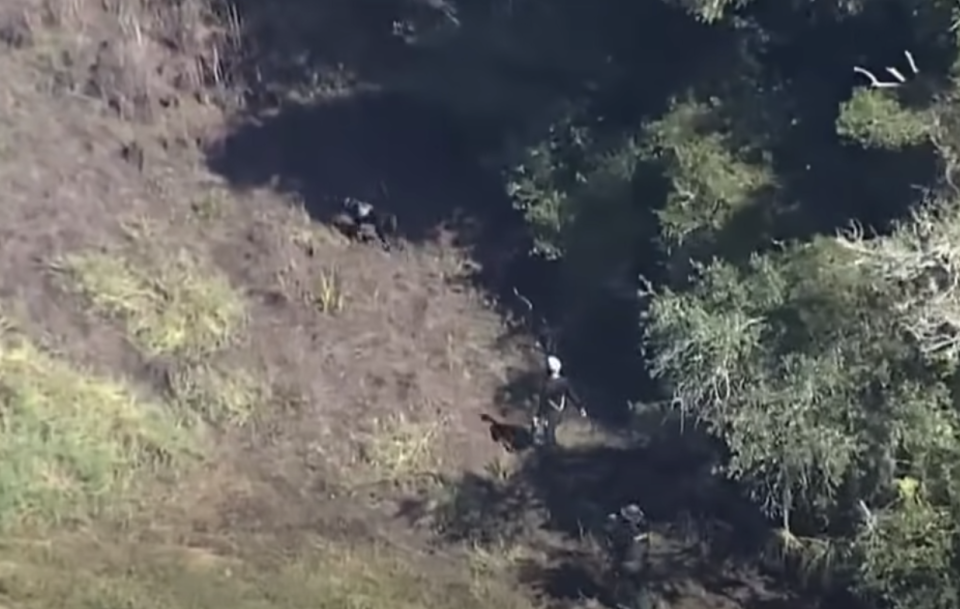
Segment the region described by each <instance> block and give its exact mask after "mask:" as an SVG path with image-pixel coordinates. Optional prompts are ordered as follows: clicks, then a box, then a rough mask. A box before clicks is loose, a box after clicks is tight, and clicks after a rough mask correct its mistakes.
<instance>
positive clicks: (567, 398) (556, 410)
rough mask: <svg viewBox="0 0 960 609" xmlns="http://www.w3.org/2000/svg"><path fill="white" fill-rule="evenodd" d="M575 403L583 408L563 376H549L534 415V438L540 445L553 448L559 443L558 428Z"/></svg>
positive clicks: (541, 390) (541, 389) (542, 388)
mask: <svg viewBox="0 0 960 609" xmlns="http://www.w3.org/2000/svg"><path fill="white" fill-rule="evenodd" d="M570 402H573V403H574V405H575V406H576V407H577V408H581V409H582V406H581V404H580V401H579V399H578V398H577V396H576V394H575V393H574V392H573V388H572V387H571V386H570V381H568V380H567V379H566V378H565V377H563V376H553V375H550V376H547V377H546V378H545V379H544V381H543V384H542V385H541V387H540V396H539V401H538V403H537V411H536V414H535V415H534V429H533V433H534V438H535V439H536V440H537V442H538V443H540V444H544V445H547V446H553V445H555V444H556V443H557V426H558V425H559V424H560V421H561V420H562V419H563V415H564V413H565V412H566V409H567V406H568V405H569V403H570Z"/></svg>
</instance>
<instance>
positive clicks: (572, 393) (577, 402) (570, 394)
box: [565, 380, 587, 417]
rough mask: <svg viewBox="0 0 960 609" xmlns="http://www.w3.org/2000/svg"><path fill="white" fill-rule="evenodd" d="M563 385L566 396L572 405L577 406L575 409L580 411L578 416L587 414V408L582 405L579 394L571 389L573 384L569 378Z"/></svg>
mask: <svg viewBox="0 0 960 609" xmlns="http://www.w3.org/2000/svg"><path fill="white" fill-rule="evenodd" d="M565 385H566V391H567V397H568V398H569V399H570V401H571V402H573V405H574V406H576V407H577V410H579V411H580V416H581V417H585V416H587V409H586V408H585V407H584V405H583V401H582V400H581V399H580V396H579V395H578V394H577V392H576V391H574V390H573V384H572V383H571V382H570V381H569V380H567V382H566V383H565Z"/></svg>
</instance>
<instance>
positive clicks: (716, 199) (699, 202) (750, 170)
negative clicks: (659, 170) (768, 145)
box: [645, 100, 774, 249]
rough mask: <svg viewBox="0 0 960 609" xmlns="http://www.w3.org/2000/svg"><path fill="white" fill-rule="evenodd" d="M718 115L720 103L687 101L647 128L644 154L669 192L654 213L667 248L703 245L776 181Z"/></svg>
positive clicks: (678, 103) (678, 104) (675, 105)
mask: <svg viewBox="0 0 960 609" xmlns="http://www.w3.org/2000/svg"><path fill="white" fill-rule="evenodd" d="M724 127H725V125H724V122H723V121H721V120H720V119H719V117H718V102H717V100H711V101H710V102H708V103H704V102H698V101H694V100H687V101H684V102H677V103H674V104H673V106H672V107H671V109H670V111H669V112H667V113H666V114H665V115H664V116H663V117H661V118H660V119H659V120H657V121H654V122H651V123H649V124H648V125H647V127H646V130H645V140H646V142H647V150H648V154H649V156H650V157H651V158H654V159H656V160H658V161H659V163H660V164H661V165H662V167H663V173H664V175H665V177H666V178H667V179H668V180H669V181H670V184H671V186H672V190H671V192H670V194H669V195H668V197H667V201H666V203H665V205H664V206H663V207H662V209H660V210H659V211H658V216H659V219H660V223H661V233H662V234H661V237H662V239H664V241H665V242H666V246H667V248H668V249H671V248H674V247H677V248H685V247H689V246H690V245H691V242H694V243H695V242H696V241H707V242H709V241H710V240H711V238H712V237H713V236H714V235H716V233H718V232H720V231H721V230H723V228H724V227H725V226H726V225H727V223H728V222H730V221H731V219H732V218H733V217H734V216H735V215H736V214H737V213H739V212H742V211H744V209H745V208H746V207H747V206H749V205H750V204H751V203H753V202H755V200H756V196H757V195H758V194H759V193H760V192H762V191H763V190H764V189H768V188H771V187H772V186H773V185H774V177H773V175H772V173H771V171H770V170H769V168H768V167H767V166H766V165H765V164H763V163H762V162H757V161H755V160H754V159H751V158H749V157H751V156H756V155H751V151H750V150H748V149H744V148H742V147H739V146H737V145H736V144H735V143H734V142H733V141H732V139H731V137H730V135H729V133H728V132H726V131H725V129H724Z"/></svg>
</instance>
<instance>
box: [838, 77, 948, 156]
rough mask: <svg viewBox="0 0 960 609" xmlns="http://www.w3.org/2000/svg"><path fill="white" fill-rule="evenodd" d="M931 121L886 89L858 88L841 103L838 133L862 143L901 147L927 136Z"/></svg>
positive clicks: (921, 140) (924, 138)
mask: <svg viewBox="0 0 960 609" xmlns="http://www.w3.org/2000/svg"><path fill="white" fill-rule="evenodd" d="M932 123H933V121H932V120H931V116H930V115H929V114H928V113H926V112H918V111H912V110H906V109H904V108H903V107H902V106H901V105H900V104H899V103H898V102H897V100H896V98H895V97H893V96H892V95H890V94H889V93H888V92H887V91H886V90H879V89H865V88H861V89H857V90H856V91H855V92H854V94H853V96H852V97H851V98H850V99H849V100H847V101H846V102H844V103H843V104H842V105H841V106H840V116H839V117H838V118H837V133H839V134H840V135H841V136H842V137H846V138H850V139H852V140H855V141H857V142H859V143H860V144H862V145H864V146H871V147H877V148H903V147H906V146H910V145H914V144H918V143H921V142H923V141H924V140H926V138H927V136H928V134H929V133H930V129H931V127H932Z"/></svg>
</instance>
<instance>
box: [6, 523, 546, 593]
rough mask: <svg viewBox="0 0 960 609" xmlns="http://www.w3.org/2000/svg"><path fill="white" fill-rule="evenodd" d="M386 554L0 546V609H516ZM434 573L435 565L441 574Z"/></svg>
mask: <svg viewBox="0 0 960 609" xmlns="http://www.w3.org/2000/svg"><path fill="white" fill-rule="evenodd" d="M431 567H433V568H430V567H427V566H425V565H420V564H418V556H417V555H416V554H412V553H410V552H407V551H403V550H399V549H397V548H392V547H389V546H370V545H367V544H365V545H359V546H350V547H347V546H341V545H335V544H330V543H326V542H324V543H320V544H318V545H315V546H314V547H312V548H310V549H308V550H305V551H302V552H300V553H297V554H294V555H290V556H286V557H283V558H277V559H273V560H271V561H269V562H267V561H265V560H262V559H260V560H257V561H256V562H252V561H246V560H243V559H241V558H239V557H236V556H224V555H222V554H219V553H217V552H214V551H211V550H208V549H205V548H196V547H194V548H187V547H181V546H170V545H162V544H153V545H151V544H144V543H142V542H141V543H131V542H123V541H120V540H116V539H113V540H109V538H107V539H105V536H104V535H103V534H100V535H98V536H97V538H96V539H92V538H90V537H89V536H85V535H72V536H61V537H60V538H58V539H56V540H55V541H53V542H51V543H42V544H38V543H24V542H16V541H10V540H7V541H6V542H4V543H3V544H0V579H2V581H3V582H4V586H3V590H2V591H0V603H2V604H7V603H9V605H11V606H15V607H20V608H22V609H54V608H56V609H60V608H61V607H137V608H140V609H201V608H208V607H233V608H235V609H386V608H390V609H445V608H456V609H488V608H490V607H497V608H500V609H520V608H521V607H530V605H529V604H527V603H526V601H525V600H524V599H523V597H522V596H520V595H518V594H517V593H515V592H512V591H511V590H509V589H508V588H507V586H506V585H505V584H502V583H501V582H500V581H499V580H497V579H495V578H487V579H486V580H482V581H477V580H473V579H471V578H472V577H476V575H471V574H465V575H463V576H452V578H451V576H450V575H449V574H438V573H436V571H437V569H436V567H437V565H435V564H432V565H431ZM441 569H442V565H441Z"/></svg>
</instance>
